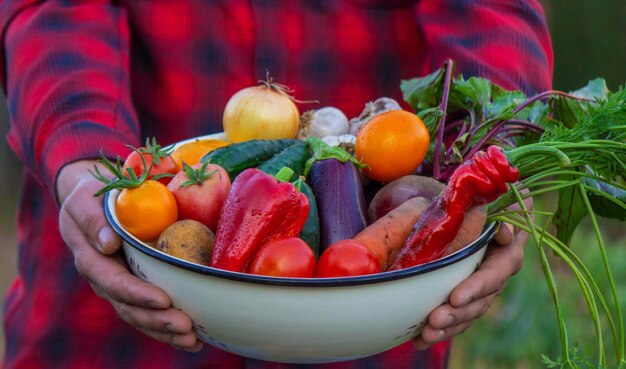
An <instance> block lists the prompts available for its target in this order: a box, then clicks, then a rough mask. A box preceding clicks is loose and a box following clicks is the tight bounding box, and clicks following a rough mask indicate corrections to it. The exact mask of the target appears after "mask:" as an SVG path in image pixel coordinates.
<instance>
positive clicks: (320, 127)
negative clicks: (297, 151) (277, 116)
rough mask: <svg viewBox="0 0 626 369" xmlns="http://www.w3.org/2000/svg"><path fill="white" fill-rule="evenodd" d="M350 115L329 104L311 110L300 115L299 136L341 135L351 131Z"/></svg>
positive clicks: (303, 137) (301, 137)
mask: <svg viewBox="0 0 626 369" xmlns="http://www.w3.org/2000/svg"><path fill="white" fill-rule="evenodd" d="M349 127H350V126H349V122H348V117H346V115H345V114H344V113H343V112H342V111H341V110H339V109H337V108H335V107H332V106H327V107H324V108H321V109H317V110H309V111H307V112H305V113H304V114H302V116H301V117H300V127H299V129H298V134H297V137H298V138H299V139H306V138H307V137H317V138H323V137H325V136H340V135H343V134H346V133H348V132H349Z"/></svg>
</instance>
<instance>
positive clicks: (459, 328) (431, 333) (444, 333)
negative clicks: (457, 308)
mask: <svg viewBox="0 0 626 369" xmlns="http://www.w3.org/2000/svg"><path fill="white" fill-rule="evenodd" d="M471 326H472V322H464V323H461V324H457V325H453V326H451V327H448V328H446V329H436V328H433V327H431V326H429V325H425V326H424V328H422V333H421V334H420V339H421V340H422V341H423V342H422V344H426V345H432V344H433V343H437V342H440V341H443V340H447V339H449V338H451V337H454V336H456V335H459V334H461V333H463V332H465V331H466V330H467V329H468V328H469V327H471ZM414 345H415V342H414Z"/></svg>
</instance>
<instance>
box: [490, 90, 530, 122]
mask: <svg viewBox="0 0 626 369" xmlns="http://www.w3.org/2000/svg"><path fill="white" fill-rule="evenodd" d="M504 91H505V92H504V93H499V94H498V95H497V96H494V98H493V102H491V103H490V104H489V107H488V111H487V117H488V118H492V117H496V116H500V115H508V114H509V112H513V110H515V108H516V107H517V106H518V105H519V104H521V103H523V102H524V101H525V100H526V95H524V93H523V92H521V91H506V90H504ZM526 109H529V108H526ZM526 109H524V110H526ZM524 110H523V111H524ZM529 110H530V109H529ZM520 114H521V113H520ZM517 117H518V118H521V119H524V118H525V117H524V116H521V115H518V116H517Z"/></svg>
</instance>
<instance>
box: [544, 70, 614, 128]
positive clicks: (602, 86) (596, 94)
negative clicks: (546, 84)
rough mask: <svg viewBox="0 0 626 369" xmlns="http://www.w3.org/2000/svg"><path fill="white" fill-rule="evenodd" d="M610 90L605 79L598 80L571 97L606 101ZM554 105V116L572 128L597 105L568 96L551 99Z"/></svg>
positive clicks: (565, 125)
mask: <svg viewBox="0 0 626 369" xmlns="http://www.w3.org/2000/svg"><path fill="white" fill-rule="evenodd" d="M608 94H609V90H608V88H607V87H606V82H605V81H604V80H603V79H600V78H597V79H594V80H591V81H589V83H588V84H587V85H586V86H585V87H583V88H580V89H578V90H576V91H572V92H570V95H574V96H576V97H580V98H585V99H591V100H596V101H598V100H606V99H607V96H608ZM551 101H552V104H553V115H554V117H555V119H557V120H558V121H560V122H561V124H563V126H564V127H567V128H572V127H574V126H576V125H577V124H579V123H580V122H581V119H583V117H584V116H585V115H586V114H587V113H588V112H589V111H590V110H591V109H592V107H593V106H594V105H595V104H594V103H592V102H589V101H579V100H574V99H571V98H569V97H566V96H556V97H553V98H552V99H551Z"/></svg>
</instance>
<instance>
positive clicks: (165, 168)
mask: <svg viewBox="0 0 626 369" xmlns="http://www.w3.org/2000/svg"><path fill="white" fill-rule="evenodd" d="M170 153H171V152H170V150H165V149H163V148H161V145H159V144H157V142H156V139H154V138H153V139H152V142H150V139H146V146H144V147H140V148H139V149H137V150H133V152H131V153H130V154H129V155H128V157H126V160H125V161H124V166H123V167H122V174H123V175H124V176H127V177H128V176H129V175H128V171H129V170H132V171H133V173H135V176H136V177H140V176H141V175H142V174H143V171H144V168H151V169H150V172H149V175H148V179H152V178H154V177H156V176H159V175H163V174H165V175H168V174H169V176H163V177H161V178H159V179H158V181H159V182H161V183H163V184H164V185H167V184H168V183H169V181H170V180H171V179H172V177H173V176H174V175H175V174H176V173H178V165H176V161H175V160H174V158H172V157H171V156H170ZM142 156H143V160H142ZM144 160H145V164H144Z"/></svg>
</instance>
